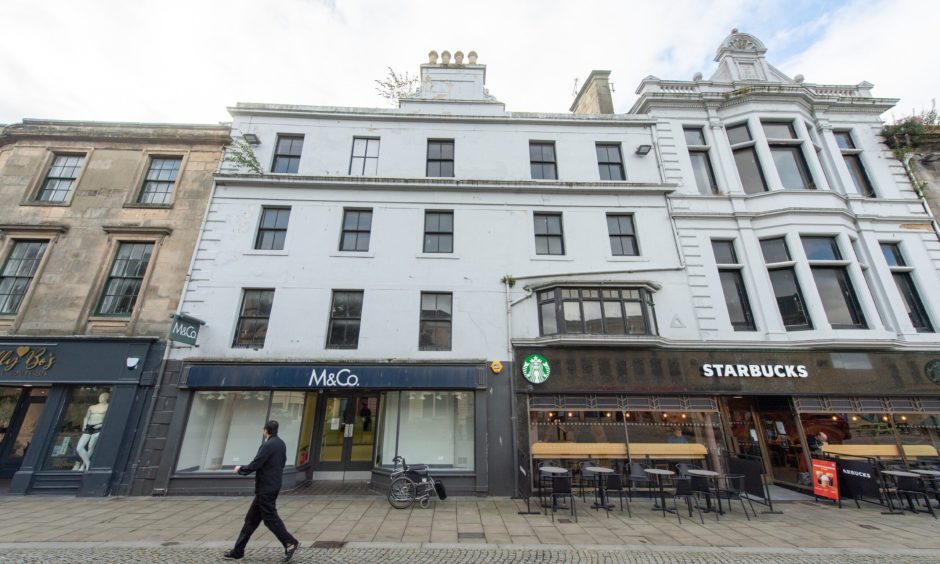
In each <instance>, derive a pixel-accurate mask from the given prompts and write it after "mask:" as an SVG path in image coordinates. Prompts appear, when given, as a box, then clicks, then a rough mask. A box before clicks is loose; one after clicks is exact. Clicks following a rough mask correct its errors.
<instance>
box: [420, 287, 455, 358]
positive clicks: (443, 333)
mask: <svg viewBox="0 0 940 564" xmlns="http://www.w3.org/2000/svg"><path fill="white" fill-rule="evenodd" d="M453 299H454V296H453V294H444V293H434V292H422V293H421V322H420V328H419V331H418V349H419V350H422V351H449V350H450V348H451V335H452V333H453V329H452V325H453Z"/></svg>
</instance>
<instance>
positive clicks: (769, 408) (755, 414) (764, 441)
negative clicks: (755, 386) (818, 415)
mask: <svg viewBox="0 0 940 564" xmlns="http://www.w3.org/2000/svg"><path fill="white" fill-rule="evenodd" d="M725 405H726V409H727V410H728V418H727V421H728V423H729V433H728V437H729V439H730V442H731V451H732V452H733V453H735V454H740V455H746V456H748V457H759V458H760V459H761V460H763V462H764V468H765V469H767V474H768V478H769V479H770V480H772V481H773V483H775V484H779V485H784V486H790V487H799V488H807V487H808V485H807V484H806V479H805V477H806V476H807V474H806V472H807V461H806V452H807V451H806V440H805V437H804V436H803V432H802V427H801V425H800V421H799V418H797V417H796V412H795V411H794V409H793V405H792V402H791V400H790V398H789V397H781V396H757V397H741V396H737V397H732V398H727V400H726V402H725Z"/></svg>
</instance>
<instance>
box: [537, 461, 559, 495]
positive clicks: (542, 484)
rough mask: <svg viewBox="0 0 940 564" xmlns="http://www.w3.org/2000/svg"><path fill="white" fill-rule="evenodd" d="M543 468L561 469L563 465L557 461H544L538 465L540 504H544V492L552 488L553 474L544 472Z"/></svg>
mask: <svg viewBox="0 0 940 564" xmlns="http://www.w3.org/2000/svg"><path fill="white" fill-rule="evenodd" d="M542 466H556V467H560V466H561V463H560V462H559V461H557V460H542V461H540V462H539V463H538V486H539V502H540V503H542V504H544V503H545V496H544V495H543V492H544V491H545V489H547V488H548V487H551V485H552V476H553V474H549V473H548V472H542Z"/></svg>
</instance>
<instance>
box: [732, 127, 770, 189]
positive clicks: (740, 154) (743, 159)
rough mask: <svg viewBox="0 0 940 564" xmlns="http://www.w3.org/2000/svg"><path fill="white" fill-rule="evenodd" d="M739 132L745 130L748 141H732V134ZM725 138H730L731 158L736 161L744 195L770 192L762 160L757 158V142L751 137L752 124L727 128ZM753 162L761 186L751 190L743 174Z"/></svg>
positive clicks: (736, 168)
mask: <svg viewBox="0 0 940 564" xmlns="http://www.w3.org/2000/svg"><path fill="white" fill-rule="evenodd" d="M742 128H743V129H742ZM739 130H743V131H744V132H745V133H746V134H747V139H746V140H741V141H738V142H734V141H732V139H731V137H732V133H731V132H732V131H739ZM725 136H726V137H727V138H728V144H729V145H730V146H731V156H732V158H733V159H734V168H735V171H737V173H738V179H739V180H740V181H741V188H742V189H743V190H744V193H745V194H763V193H764V192H768V191H769V190H770V186H768V185H767V177H766V176H765V175H764V166H763V164H762V163H761V161H760V158H759V157H758V156H757V148H756V145H757V142H756V141H755V140H754V136H753V135H751V126H750V124H748V123H747V122H746V121H745V122H741V123H736V124H734V125H730V126H726V127H725ZM752 162H753V165H754V171H756V172H757V178H758V179H759V180H760V185H759V186H757V185H754V186H755V188H759V189H754V188H750V189H749V188H748V187H749V186H752V184H751V183H750V182H745V177H744V173H743V172H742V170H746V167H747V166H749V165H750V163H752ZM742 167H744V168H742ZM748 172H750V171H748Z"/></svg>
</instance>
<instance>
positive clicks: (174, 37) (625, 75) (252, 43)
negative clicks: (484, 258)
mask: <svg viewBox="0 0 940 564" xmlns="http://www.w3.org/2000/svg"><path fill="white" fill-rule="evenodd" d="M732 28H738V29H739V30H740V31H742V32H746V33H750V34H752V35H754V36H756V37H757V38H758V39H760V40H761V41H763V42H764V44H765V45H766V46H767V49H768V52H767V60H768V61H769V62H770V63H771V64H772V65H774V66H775V67H777V68H778V69H780V70H782V71H783V72H784V73H786V74H788V75H789V76H794V75H796V74H803V75H804V76H805V79H806V82H808V83H817V84H857V83H859V82H862V81H863V80H867V81H869V82H871V83H873V84H874V85H875V88H874V90H873V94H874V95H875V96H877V97H884V98H900V102H899V103H898V105H897V106H896V107H895V109H893V110H891V111H889V112H888V113H886V114H885V115H884V116H883V117H884V118H885V119H886V120H887V121H893V119H898V118H902V117H905V116H907V115H910V114H911V113H912V112H920V111H922V110H924V109H929V108H930V107H931V104H932V100H933V99H934V98H936V97H938V93H940V72H938V70H940V63H938V60H937V56H936V53H937V52H938V50H940V48H938V43H937V39H936V36H935V35H934V34H936V33H937V32H938V30H940V1H937V0H930V1H928V0H839V1H835V0H816V1H812V0H784V1H778V0H766V1H744V0H711V1H704V0H701V1H681V0H669V1H649V0H647V1H643V2H639V1H634V0H617V1H605V0H579V1H561V0H496V1H492V0H475V1H472V2H447V1H445V0H437V1H434V2H430V1H429V2H424V1H405V0H399V1H394V0H376V1H373V0H361V1H357V0H224V1H215V0H213V1H209V0H186V1H179V0H131V1H129V0H81V1H76V0H3V1H2V2H0V53H2V55H0V123H15V122H17V121H20V120H22V119H23V118H49V119H72V120H101V121H138V122H177V123H187V122H194V123H217V122H224V121H228V120H229V119H230V117H229V115H228V113H227V112H226V107H227V106H231V105H234V104H235V103H236V102H266V103H284V104H307V105H317V106H359V107H389V105H390V103H389V102H388V101H386V100H384V99H383V98H381V97H380V96H379V95H378V94H377V93H376V89H375V86H376V85H375V80H376V79H381V78H384V77H385V76H386V75H387V74H388V68H389V67H391V68H393V69H394V70H395V71H397V72H399V73H401V74H404V73H405V72H407V73H409V74H410V75H411V76H414V75H416V74H417V73H418V72H419V65H420V64H421V63H424V62H426V61H427V53H428V51H430V50H432V49H433V50H436V51H438V52H441V51H444V50H449V51H451V52H452V53H453V52H455V51H458V50H459V51H463V52H464V53H467V52H469V51H471V50H474V51H476V52H477V53H478V54H479V61H478V62H479V63H481V64H485V65H487V74H486V81H487V87H488V89H489V92H490V93H491V94H493V95H494V96H495V97H496V98H497V99H499V100H500V101H502V102H504V103H505V104H506V107H507V109H508V110H510V111H532V112H560V113H562V112H567V111H568V108H569V107H570V105H571V102H572V101H573V99H574V87H575V79H577V80H578V81H579V84H580V83H582V82H583V80H584V79H585V78H586V77H587V75H588V74H589V73H590V71H591V70H592V69H605V70H610V71H611V82H612V83H613V84H614V104H615V109H616V110H617V111H618V112H626V111H628V110H629V109H630V107H631V105H632V104H633V102H634V101H635V99H636V94H635V90H636V88H637V86H638V85H639V82H640V80H641V79H643V78H644V77H645V76H648V75H654V76H657V77H659V78H663V79H672V80H690V79H691V78H692V76H693V75H694V74H695V73H696V72H702V73H703V74H704V76H705V78H708V77H709V76H710V75H711V73H712V72H713V71H714V70H715V63H714V61H713V58H714V54H715V50H716V49H717V47H718V45H719V44H720V43H721V41H722V40H723V39H724V38H725V37H726V36H727V35H728V34H729V33H730V30H731V29H732Z"/></svg>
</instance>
